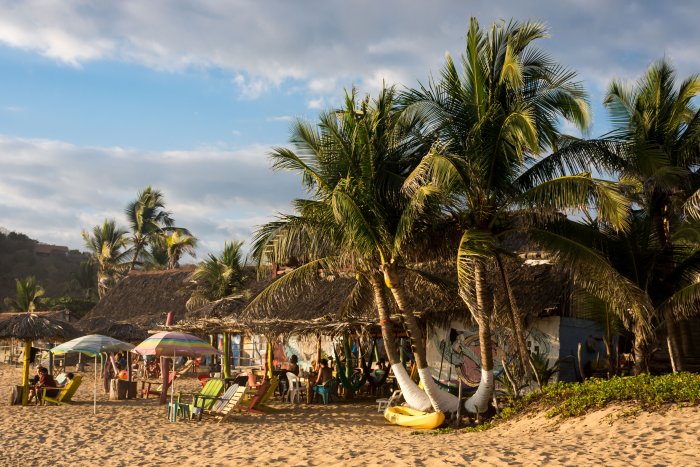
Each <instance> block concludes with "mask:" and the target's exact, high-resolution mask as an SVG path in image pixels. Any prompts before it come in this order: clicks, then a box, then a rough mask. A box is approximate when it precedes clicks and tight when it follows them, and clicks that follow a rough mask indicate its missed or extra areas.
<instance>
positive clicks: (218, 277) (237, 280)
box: [187, 242, 246, 310]
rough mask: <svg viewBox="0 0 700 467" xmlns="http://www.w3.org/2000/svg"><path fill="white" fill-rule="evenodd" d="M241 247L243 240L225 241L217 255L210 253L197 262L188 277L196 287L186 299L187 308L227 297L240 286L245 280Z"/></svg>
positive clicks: (191, 308)
mask: <svg viewBox="0 0 700 467" xmlns="http://www.w3.org/2000/svg"><path fill="white" fill-rule="evenodd" d="M242 247H243V242H230V243H229V242H226V243H224V249H223V251H222V252H221V254H220V255H219V256H215V255H213V254H211V253H210V254H209V256H208V257H207V259H205V260H204V261H202V262H201V263H199V265H198V266H197V268H196V269H195V270H194V272H193V273H192V276H191V278H190V279H191V280H192V281H194V282H195V283H196V289H195V291H194V292H193V293H192V296H191V297H190V299H189V300H187V309H188V310H194V309H196V308H199V307H201V306H202V305H205V304H207V303H209V302H212V301H215V300H219V299H221V298H224V297H227V296H229V295H231V294H233V293H234V292H236V291H238V290H240V289H241V288H242V286H243V284H244V283H245V280H246V276H245V274H244V272H243V253H242V251H241V248H242Z"/></svg>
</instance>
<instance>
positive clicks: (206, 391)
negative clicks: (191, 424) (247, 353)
mask: <svg viewBox="0 0 700 467" xmlns="http://www.w3.org/2000/svg"><path fill="white" fill-rule="evenodd" d="M223 390H224V382H223V381H222V380H220V379H214V378H211V379H209V380H207V383H206V384H205V385H204V387H203V388H202V390H201V391H200V392H199V393H191V392H190V393H188V392H179V393H178V395H177V400H178V403H180V400H181V398H182V397H183V396H191V397H192V403H191V404H190V412H191V413H194V412H197V411H198V410H196V409H199V410H211V408H212V407H213V406H214V403H215V402H216V400H217V399H219V398H220V397H219V394H221V391H223Z"/></svg>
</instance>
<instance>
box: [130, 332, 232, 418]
mask: <svg viewBox="0 0 700 467" xmlns="http://www.w3.org/2000/svg"><path fill="white" fill-rule="evenodd" d="M132 352H136V353H138V354H140V355H155V356H156V357H171V356H172V357H173V360H174V359H175V357H199V356H203V355H213V354H217V355H221V354H222V353H223V352H221V351H220V350H218V349H215V348H214V347H212V346H211V345H209V343H208V342H206V341H203V340H202V339H200V338H199V337H197V336H193V335H191V334H185V333H182V332H169V331H163V332H159V333H156V334H153V335H152V336H150V337H148V338H146V340H145V341H143V342H141V343H140V344H139V345H137V346H136V347H134V349H133V350H132ZM174 397H175V378H173V381H172V384H171V390H170V406H171V407H172V405H173V399H174Z"/></svg>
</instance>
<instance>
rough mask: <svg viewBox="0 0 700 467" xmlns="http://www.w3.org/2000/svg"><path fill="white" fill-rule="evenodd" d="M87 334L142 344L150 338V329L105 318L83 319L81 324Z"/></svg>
mask: <svg viewBox="0 0 700 467" xmlns="http://www.w3.org/2000/svg"><path fill="white" fill-rule="evenodd" d="M79 326H80V329H82V330H83V331H84V332H85V334H101V335H103V336H109V337H113V338H115V339H118V340H120V341H124V342H132V343H134V342H141V341H142V340H144V339H146V338H147V337H148V329H147V328H146V327H143V326H139V325H136V324H134V323H129V322H125V321H112V320H111V319H109V318H106V317H104V316H94V317H91V318H83V319H82V320H81V321H80V323H79Z"/></svg>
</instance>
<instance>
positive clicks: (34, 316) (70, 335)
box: [0, 312, 83, 340]
mask: <svg viewBox="0 0 700 467" xmlns="http://www.w3.org/2000/svg"><path fill="white" fill-rule="evenodd" d="M82 335H83V333H82V332H80V331H79V330H78V329H76V328H74V327H73V326H72V325H71V324H69V323H67V322H66V321H62V320H60V319H57V318H55V317H54V316H53V315H52V313H51V312H44V313H0V338H7V339H9V338H14V339H22V340H35V339H66V340H69V339H74V338H76V337H79V336H82Z"/></svg>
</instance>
